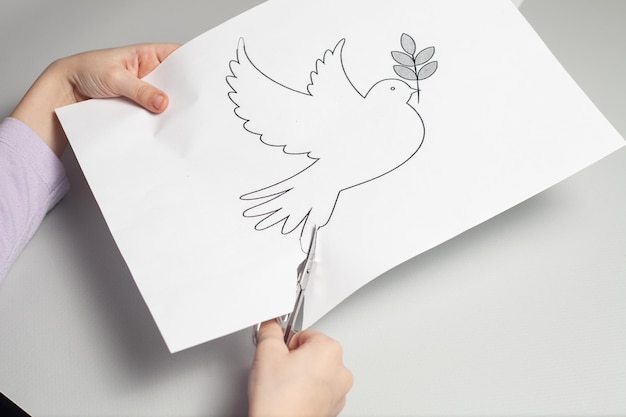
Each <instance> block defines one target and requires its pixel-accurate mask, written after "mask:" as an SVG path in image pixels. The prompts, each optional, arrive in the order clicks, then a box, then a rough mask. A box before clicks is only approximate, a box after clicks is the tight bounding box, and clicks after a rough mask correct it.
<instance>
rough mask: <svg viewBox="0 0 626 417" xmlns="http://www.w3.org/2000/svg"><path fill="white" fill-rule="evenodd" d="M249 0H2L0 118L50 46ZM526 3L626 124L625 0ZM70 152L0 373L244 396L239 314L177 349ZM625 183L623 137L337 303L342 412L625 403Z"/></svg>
mask: <svg viewBox="0 0 626 417" xmlns="http://www.w3.org/2000/svg"><path fill="white" fill-rule="evenodd" d="M257 3H259V2H258V1H252V0H238V1H229V0H210V1H206V0H204V1H180V2H172V1H154V0H151V1H119V0H118V1H107V2H95V1H94V2H90V1H82V0H74V1H72V0H58V1H54V2H43V1H41V2H39V1H24V0H21V1H18V0H8V1H7V0H3V2H2V5H1V6H0V39H1V40H2V41H1V42H0V56H1V57H2V58H1V59H2V64H1V66H0V75H1V78H0V79H1V80H2V82H1V84H0V85H1V89H2V90H1V92H0V117H4V116H6V115H8V114H9V112H10V111H11V110H12V108H13V107H14V105H15V104H16V103H17V101H18V100H19V98H20V97H21V96H22V94H23V93H24V92H25V91H26V89H27V88H28V86H29V85H30V84H31V82H32V81H33V80H34V79H35V78H36V77H37V75H38V74H39V73H40V72H41V71H42V70H43V68H45V66H46V65H47V64H48V63H49V62H51V61H52V60H53V59H55V58H58V57H61V56H65V55H68V54H72V53H76V52H80V51H83V50H88V49H96V48H102V47H110V46H117V45H123V44H129V43H135V42H144V41H175V42H180V43H183V42H186V41H188V40H189V39H191V38H193V37H195V36H196V35H199V34H200V33H202V32H204V31H206V30H207V29H209V28H211V27H213V26H215V25H217V24H219V23H221V22H223V21H225V20H227V19H228V18H230V17H232V16H234V15H236V14H238V13H240V12H242V11H244V10H246V9H247V8H249V7H251V6H253V5H255V4H257ZM521 11H522V13H523V14H524V15H525V16H526V17H527V19H528V20H529V21H530V22H531V24H532V25H533V26H534V27H535V29H536V30H537V31H538V33H539V34H540V35H541V36H542V38H543V39H544V40H545V42H546V43H547V44H548V46H549V47H550V48H551V49H552V51H553V52H554V54H555V55H556V56H557V58H558V59H559V60H560V61H561V63H562V64H563V65H564V66H565V67H566V69H567V70H568V71H569V72H570V74H571V75H572V76H573V77H574V79H575V80H576V81H577V82H578V83H579V85H580V86H581V87H582V88H583V89H584V90H585V92H586V93H587V94H588V96H589V97H590V98H591V99H592V100H593V102H594V103H595V104H596V105H597V106H598V107H599V108H600V110H601V111H602V112H603V113H604V114H605V115H606V117H607V118H608V119H609V120H610V121H611V122H612V123H613V125H614V126H615V127H616V128H617V130H619V131H620V133H621V134H622V135H623V136H626V117H625V116H626V99H625V97H626V81H625V79H624V74H626V54H625V50H626V48H625V46H626V25H624V22H625V21H626V2H625V1H620V0H613V1H607V0H604V1H597V0H595V1H591V0H587V1H573V0H562V1H553V0H535V1H532V0H526V1H525V2H524V3H523V5H522V7H521ZM540 95H541V92H540V91H537V97H538V99H540ZM63 160H64V162H65V164H66V166H67V170H68V175H69V177H70V182H71V184H72V190H71V192H70V193H69V194H68V195H67V197H66V198H65V199H64V200H63V201H62V202H61V203H60V204H59V206H57V207H56V208H55V209H54V210H53V211H52V212H51V213H50V214H49V215H48V217H47V218H46V220H45V221H44V223H43V225H42V226H41V228H40V230H39V231H38V232H37V234H36V235H35V237H34V238H33V240H32V241H31V243H30V244H29V245H28V247H27V248H26V249H25V251H24V252H23V253H22V255H21V256H20V257H19V259H18V260H17V262H16V264H15V265H14V267H13V268H12V270H11V272H10V273H9V275H8V277H7V279H6V280H5V282H4V284H3V285H2V287H1V288H0V391H1V392H3V393H5V394H6V395H7V396H8V397H10V398H12V399H13V400H14V401H15V402H17V403H18V404H20V405H21V406H22V407H23V408H24V409H25V410H26V411H28V412H29V413H31V414H33V415H35V416H120V415H124V416H209V415H215V416H237V415H245V414H246V410H247V400H246V381H247V372H248V368H249V364H250V361H251V357H252V354H253V348H252V345H251V343H250V338H249V337H250V334H249V332H247V331H242V332H238V333H235V334H232V335H229V336H226V337H223V338H221V339H218V340H215V341H212V342H209V343H206V344H203V345H201V346H197V347H195V348H192V349H189V350H186V351H183V352H180V353H177V354H174V355H170V354H169V353H168V352H167V349H166V347H165V344H164V343H163V341H162V339H161V337H160V335H159V333H158V330H157V328H156V326H155V325H154V322H153V321H152V318H151V317H150V314H149V312H148V310H147V308H146V306H145V304H144V302H143V300H142V299H141V296H140V294H139V292H138V291H137V289H136V287H135V285H134V283H133V281H132V278H131V276H130V275H129V273H128V271H127V269H126V267H125V265H124V262H123V260H122V258H121V256H120V255H119V252H118V251H117V248H116V246H115V243H114V242H113V240H112V238H111V237H110V235H109V232H108V230H107V228H106V225H105V223H104V221H103V219H102V217H101V215H100V212H99V210H98V207H97V205H96V203H95V201H94V200H93V197H92V195H91V193H90V191H89V188H88V187H87V185H86V183H85V180H84V178H83V177H82V174H81V173H80V170H79V168H78V166H77V163H76V161H75V158H74V156H73V154H72V153H71V151H68V152H66V154H65V155H64V157H63ZM625 184H626V149H622V150H620V151H618V152H616V153H614V154H613V155H611V156H609V157H607V158H606V159H604V160H602V161H600V162H599V163H597V164H595V165H593V166H592V167H590V168H588V169H586V170H584V171H582V172H580V173H579V174H576V175H574V176H573V177H571V178H569V179H568V180H566V181H564V182H562V183H560V184H558V185H557V186H555V187H552V188H551V189H549V190H547V191H546V192H543V193H541V194H540V195H538V196H536V197H534V198H532V199H530V200H528V201H526V202H525V203H523V204H520V205H519V206H517V207H515V208H513V209H511V210H509V211H507V212H506V213H504V214H502V215H499V216H497V217H496V218H494V219H492V220H490V221H488V222H486V223H484V224H482V225H480V226H478V227H475V228H474V229H472V230H470V231H468V232H466V233H464V234H463V235H461V236H459V237H458V238H456V239H453V240H452V241H449V242H447V243H445V244H443V245H441V246H439V247H437V248H435V249H433V250H431V251H429V252H427V253H425V254H423V255H421V256H419V257H417V258H415V259H413V260H411V261H409V262H407V263H405V264H403V265H401V266H399V267H397V268H395V269H394V270H392V271H390V272H389V273H387V274H385V275H384V276H382V277H380V278H379V279H377V280H375V281H374V282H373V283H371V284H369V285H367V286H366V287H364V288H363V289H361V290H360V291H358V292H357V293H356V294H354V295H353V296H352V297H350V298H349V299H348V300H347V301H346V302H344V303H342V304H341V305H340V306H339V307H338V308H336V309H335V310H333V311H332V312H331V313H330V314H329V315H327V316H326V317H325V318H324V319H322V320H321V321H320V322H319V323H318V324H316V326H315V327H316V328H318V329H321V330H323V331H325V332H327V333H329V334H330V335H331V336H333V337H335V338H337V339H338V340H340V341H341V342H342V344H343V346H344V349H345V361H346V363H347V365H348V366H349V367H350V368H351V370H352V371H353V373H354V377H355V385H354V388H353V389H352V391H351V393H350V395H349V398H348V404H347V406H346V409H345V411H344V413H343V414H342V415H344V416H402V415H407V416H408V415H410V416H417V415H425V416H435V415H446V416H455V415H458V416H473V415H481V416H504V415H516V416H531V415H536V416H547V415H572V416H574V415H576V416H581V415H598V416H600V415H602V416H608V415H622V416H623V415H626V395H624V393H626V332H625V331H624V329H625V328H626V303H625V302H624V296H625V295H626V218H625V216H624V213H626V192H625V191H624V185H625ZM452 306H453V307H452ZM450 311H463V312H464V314H461V315H459V314H450Z"/></svg>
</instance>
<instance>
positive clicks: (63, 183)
mask: <svg viewBox="0 0 626 417" xmlns="http://www.w3.org/2000/svg"><path fill="white" fill-rule="evenodd" d="M68 189H69V183H68V181H67V177H66V175H65V169H64V168H63V164H62V163H61V161H60V160H59V158H57V156H56V155H55V154H54V153H53V152H52V150H50V148H49V147H48V146H47V145H46V144H45V142H44V141H43V140H42V139H41V138H40V137H39V135H37V133H35V132H34V131H33V130H32V129H31V128H30V127H28V126H27V125H26V124H25V123H23V122H21V121H19V120H17V119H14V118H11V117H9V118H6V119H5V120H4V121H3V122H2V123H0V283H1V282H2V280H3V279H4V277H5V276H6V274H7V272H8V270H9V267H10V266H11V264H12V263H13V262H14V261H15V258H16V257H17V255H18V254H19V253H20V251H21V250H22V249H23V248H24V246H25V245H26V244H27V243H28V241H29V240H30V238H31V237H32V236H33V234H34V233H35V231H36V230H37V228H38V227H39V225H40V224H41V221H42V220H43V218H44V216H45V215H46V213H47V212H48V211H49V210H50V209H51V208H52V207H54V206H55V205H56V204H57V203H58V202H59V200H61V198H62V197H63V196H64V195H65V194H66V193H67V191H68Z"/></svg>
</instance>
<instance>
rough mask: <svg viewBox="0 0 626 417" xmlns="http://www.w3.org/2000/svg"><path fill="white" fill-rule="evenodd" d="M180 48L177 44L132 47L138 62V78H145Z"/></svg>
mask: <svg viewBox="0 0 626 417" xmlns="http://www.w3.org/2000/svg"><path fill="white" fill-rule="evenodd" d="M179 47H180V45H179V44H177V43H148V44H140V45H134V46H131V48H134V51H133V53H132V54H131V55H132V56H133V57H136V59H137V60H138V68H137V77H138V78H143V77H145V76H146V75H148V74H149V73H150V72H152V70H154V69H155V68H156V67H158V66H159V64H161V63H162V62H163V61H164V60H165V58H167V57H168V56H169V55H170V54H171V53H172V52H174V51H175V50H176V49H178V48H179Z"/></svg>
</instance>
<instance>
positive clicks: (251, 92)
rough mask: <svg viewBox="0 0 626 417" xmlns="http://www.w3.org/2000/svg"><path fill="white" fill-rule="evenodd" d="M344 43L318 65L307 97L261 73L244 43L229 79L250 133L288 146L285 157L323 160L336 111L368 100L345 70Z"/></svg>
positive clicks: (285, 146) (278, 144)
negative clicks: (305, 155)
mask: <svg viewBox="0 0 626 417" xmlns="http://www.w3.org/2000/svg"><path fill="white" fill-rule="evenodd" d="M344 42H345V41H344V40H343V39H342V40H341V41H339V43H338V44H337V46H335V48H334V49H333V50H332V51H331V50H327V51H326V52H325V54H324V57H323V59H319V60H317V62H316V68H315V71H313V72H312V73H311V83H310V84H309V85H308V86H307V92H301V91H298V90H294V89H292V88H289V87H286V86H285V85H283V84H280V83H279V82H277V81H275V80H273V79H272V78H270V77H268V76H267V75H265V74H264V73H263V72H262V71H261V70H259V69H258V68H257V67H256V66H255V65H254V64H253V63H252V61H251V60H250V58H249V57H248V54H247V52H246V48H245V43H244V41H243V39H240V40H239V45H238V47H237V58H236V59H235V60H233V61H231V62H230V70H231V74H232V75H230V76H228V77H226V80H227V82H228V84H229V85H230V87H231V88H232V91H231V92H230V93H229V97H230V99H231V101H232V102H233V103H235V104H236V105H237V107H236V109H235V114H236V115H237V116H238V117H239V118H241V119H242V120H244V128H245V129H246V130H248V131H249V132H251V133H253V134H256V135H259V137H260V139H261V141H262V142H263V143H265V144H267V145H270V146H278V147H282V148H283V152H285V153H288V154H308V155H309V157H311V158H319V157H320V155H321V154H323V153H324V149H325V148H326V146H324V145H325V144H326V143H328V142H329V141H331V138H330V137H329V135H328V134H326V132H324V130H326V129H329V128H327V127H325V126H329V125H332V122H333V120H332V119H330V118H331V117H335V116H333V115H334V114H336V112H334V111H333V109H335V108H337V109H341V108H342V107H343V108H345V106H347V105H349V104H348V103H346V101H349V100H354V99H355V98H360V99H362V96H361V95H360V94H359V93H358V92H357V90H356V89H355V88H354V87H353V86H352V84H351V83H350V81H349V80H348V78H347V77H346V74H345V71H344V69H343V65H342V62H341V51H342V48H343V44H344ZM320 127H322V129H321V130H320ZM329 132H330V130H329Z"/></svg>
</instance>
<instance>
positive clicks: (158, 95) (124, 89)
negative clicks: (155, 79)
mask: <svg viewBox="0 0 626 417" xmlns="http://www.w3.org/2000/svg"><path fill="white" fill-rule="evenodd" d="M117 85H118V89H119V91H118V93H119V94H120V95H122V96H124V97H126V98H129V99H131V100H132V101H134V102H135V103H137V104H139V105H140V106H141V107H143V108H145V109H146V110H149V111H151V112H154V113H161V112H162V111H164V110H165V109H166V108H167V106H168V104H169V98H168V97H167V94H165V92H163V91H162V90H160V89H158V88H156V87H155V86H153V85H151V84H149V83H147V82H145V81H143V80H140V79H139V78H137V77H135V76H134V75H132V74H130V73H127V72H124V73H122V74H121V75H120V79H119V80H118V82H117Z"/></svg>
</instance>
